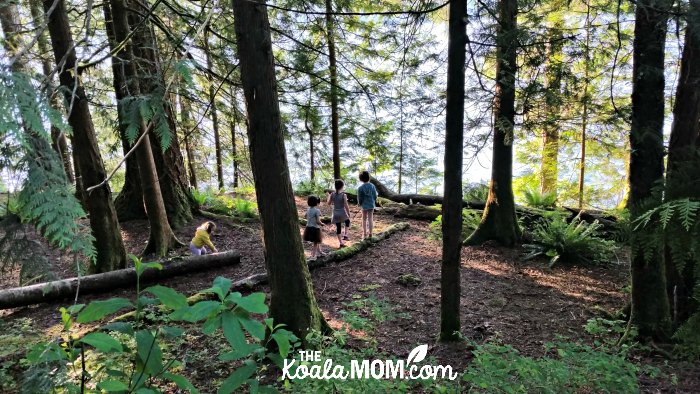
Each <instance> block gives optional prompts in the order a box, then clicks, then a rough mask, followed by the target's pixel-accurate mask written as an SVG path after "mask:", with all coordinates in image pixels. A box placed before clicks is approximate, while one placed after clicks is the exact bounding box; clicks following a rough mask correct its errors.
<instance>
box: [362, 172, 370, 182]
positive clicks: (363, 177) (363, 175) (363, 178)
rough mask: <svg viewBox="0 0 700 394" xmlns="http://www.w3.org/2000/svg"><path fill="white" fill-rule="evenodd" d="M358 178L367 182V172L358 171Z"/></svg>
mask: <svg viewBox="0 0 700 394" xmlns="http://www.w3.org/2000/svg"><path fill="white" fill-rule="evenodd" d="M360 180H361V181H362V182H369V172H367V171H362V172H361V173H360Z"/></svg>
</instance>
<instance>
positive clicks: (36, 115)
mask: <svg viewBox="0 0 700 394" xmlns="http://www.w3.org/2000/svg"><path fill="white" fill-rule="evenodd" d="M50 126H55V127H57V128H59V129H60V130H61V131H62V132H65V133H68V132H70V128H69V126H68V125H67V124H66V123H65V122H64V121H63V119H62V116H61V114H60V113H59V112H57V111H56V110H55V109H53V108H51V106H50V105H49V104H48V102H47V101H46V95H45V94H43V93H42V92H40V91H39V90H38V89H37V88H36V86H35V84H34V81H33V80H32V79H31V77H30V76H28V75H26V74H23V73H8V72H2V71H0V140H2V141H3V142H4V143H5V144H6V146H4V147H3V151H7V152H11V154H10V155H9V156H8V157H5V158H4V160H2V161H1V162H0V167H2V168H0V169H5V170H8V171H12V172H15V173H19V174H23V175H24V181H23V183H22V186H21V189H20V191H19V193H17V200H16V206H15V210H16V215H17V217H18V218H19V219H20V220H21V221H22V223H24V224H27V225H32V226H35V227H36V228H37V229H38V230H39V232H40V233H41V235H42V236H43V237H44V238H45V239H46V240H47V241H48V243H49V244H50V245H52V246H55V247H58V248H60V249H62V250H64V251H67V252H70V253H75V254H82V255H83V256H85V257H87V258H88V259H89V260H93V259H94V258H95V256H96V252H95V248H94V246H93V240H94V239H93V237H92V235H91V234H90V231H89V230H88V229H86V228H84V227H83V226H82V225H81V224H80V223H79V222H78V219H81V218H84V217H85V212H84V211H83V209H82V207H81V206H80V204H79V202H78V201H77V199H76V198H75V196H74V190H73V188H72V186H71V185H70V184H69V183H68V181H67V178H66V175H65V171H64V169H63V165H62V163H61V160H60V158H59V156H58V153H56V151H54V150H53V149H52V148H51V142H50V133H49V131H48V128H49V127H50ZM8 223H9V222H8ZM6 241H8V242H9V241H10V240H9V239H6ZM7 245H8V244H5V247H7ZM14 247H15V248H21V247H22V246H21V245H19V244H18V245H15V246H14ZM34 249H36V248H35V247H34ZM20 250H23V249H20ZM13 259H15V260H13ZM0 264H1V265H3V266H6V265H12V264H20V262H18V261H17V260H16V256H15V254H13V253H3V254H2V256H0Z"/></svg>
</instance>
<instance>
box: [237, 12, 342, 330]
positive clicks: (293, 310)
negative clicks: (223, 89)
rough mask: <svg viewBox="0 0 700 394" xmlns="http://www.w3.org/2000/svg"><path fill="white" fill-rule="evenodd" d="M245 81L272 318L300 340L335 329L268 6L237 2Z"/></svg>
mask: <svg viewBox="0 0 700 394" xmlns="http://www.w3.org/2000/svg"><path fill="white" fill-rule="evenodd" d="M232 8H233V14H234V21H235V23H234V27H235V30H236V41H237V45H238V58H239V59H240V70H241V80H242V83H243V92H244V94H245V99H246V104H247V108H248V122H249V131H248V132H249V135H248V138H249V142H250V159H251V165H252V169H253V178H254V180H255V191H256V195H257V200H258V207H259V210H260V218H261V221H262V226H263V238H264V245H265V265H266V267H267V273H268V276H269V278H270V293H271V294H270V315H271V316H272V317H273V318H274V319H275V323H276V324H280V323H282V324H286V326H287V327H286V328H287V329H289V330H290V331H292V332H294V333H295V334H296V335H297V336H298V337H299V338H302V340H304V338H306V334H307V333H308V332H309V331H310V330H318V331H327V330H328V329H329V327H328V326H327V323H326V322H325V320H324V318H323V315H321V311H320V310H319V309H318V305H317V304H316V298H315V296H314V292H313V287H312V284H311V276H310V274H309V268H308V266H307V265H306V260H305V258H304V249H303V246H302V243H301V236H300V234H299V224H298V223H299V222H298V217H297V209H296V206H295V204H294V195H293V192H292V183H291V180H290V179H289V167H288V165H287V154H286V152H285V147H284V138H283V135H282V124H281V115H280V110H279V101H278V98H277V81H276V80H275V69H274V59H273V57H272V44H271V40H270V25H269V22H268V18H267V6H266V5H265V3H261V2H259V1H238V0H233V1H232Z"/></svg>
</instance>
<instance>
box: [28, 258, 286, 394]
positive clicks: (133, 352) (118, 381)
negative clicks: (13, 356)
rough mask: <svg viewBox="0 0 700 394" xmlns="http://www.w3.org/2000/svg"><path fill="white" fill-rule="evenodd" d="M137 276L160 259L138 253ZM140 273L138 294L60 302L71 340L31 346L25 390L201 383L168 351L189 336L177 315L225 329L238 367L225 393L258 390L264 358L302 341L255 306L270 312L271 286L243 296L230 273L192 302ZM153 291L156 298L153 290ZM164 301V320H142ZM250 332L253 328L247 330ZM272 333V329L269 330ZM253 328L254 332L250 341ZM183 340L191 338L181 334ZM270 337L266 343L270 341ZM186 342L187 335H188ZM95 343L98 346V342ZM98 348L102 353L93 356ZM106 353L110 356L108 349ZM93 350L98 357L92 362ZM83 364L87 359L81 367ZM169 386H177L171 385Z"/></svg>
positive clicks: (157, 388) (228, 357)
mask: <svg viewBox="0 0 700 394" xmlns="http://www.w3.org/2000/svg"><path fill="white" fill-rule="evenodd" d="M132 258H133V260H134V263H135V268H136V272H137V278H140V275H141V274H142V273H143V272H144V271H145V270H146V269H160V268H162V267H161V266H160V264H158V263H147V264H146V263H142V262H141V261H140V260H139V259H137V258H135V257H132ZM138 283H139V282H138V279H137V295H138V298H137V300H136V302H135V303H134V302H132V301H130V300H128V299H126V298H111V299H108V300H100V301H93V302H92V303H90V304H88V305H87V306H86V305H83V304H78V305H73V306H71V307H69V308H61V310H60V311H61V321H62V323H63V328H64V330H65V331H66V334H67V335H66V337H67V338H75V339H71V340H70V341H68V342H67V343H63V344H58V343H56V342H48V343H41V344H38V345H36V346H34V347H33V348H32V350H30V351H29V352H28V354H27V360H28V362H29V365H30V368H29V369H28V370H27V372H26V375H25V379H24V381H23V384H24V387H23V389H24V390H23V391H26V392H54V389H57V388H60V389H61V390H65V391H66V392H83V391H84V390H83V386H84V387H85V388H86V389H88V391H90V392H92V391H93V390H95V389H97V390H98V391H99V392H119V393H121V392H144V393H146V392H148V393H159V392H161V390H163V388H164V386H166V385H175V386H177V387H178V389H179V390H180V391H182V392H185V391H186V392H189V393H197V392H198V390H197V389H196V388H195V387H194V386H193V385H192V384H191V383H190V381H189V380H188V379H187V378H186V377H185V376H183V375H181V374H179V373H180V370H182V369H183V366H184V364H183V363H182V362H181V361H180V360H178V359H177V357H176V355H177V353H175V354H170V353H169V352H168V350H169V348H170V347H171V345H172V343H173V342H174V341H176V340H178V338H181V337H183V336H184V334H185V332H186V330H185V328H183V327H181V326H179V325H177V323H180V322H184V323H193V324H201V330H202V332H203V333H204V334H206V335H212V334H214V333H216V332H219V331H222V332H223V336H224V337H225V339H226V341H227V342H228V345H230V347H231V349H232V350H231V351H224V350H226V349H222V351H221V354H219V357H218V358H219V360H221V361H229V362H231V361H237V360H244V361H242V363H241V362H240V361H238V362H239V367H238V368H237V369H236V370H235V371H233V373H231V375H230V376H229V377H228V378H227V379H225V380H224V381H223V382H222V383H221V386H220V388H219V391H218V392H219V393H231V392H233V391H235V390H237V389H238V388H239V387H241V386H243V385H245V384H247V385H248V386H249V389H250V391H257V390H258V388H259V385H260V383H259V382H258V380H257V379H256V378H255V377H254V376H253V375H254V374H255V373H256V371H257V370H258V368H259V366H260V365H262V363H263V362H266V361H265V360H270V361H272V362H275V363H277V364H278V365H281V364H282V360H283V359H284V358H286V357H287V356H288V355H289V353H290V352H293V350H294V348H295V347H296V346H297V344H298V339H297V338H296V337H295V336H294V335H293V334H292V333H291V332H289V331H287V330H285V329H284V328H282V326H281V325H274V323H273V321H272V319H265V320H264V322H260V321H258V320H256V319H254V318H253V317H252V315H253V314H264V313H267V312H268V307H267V305H265V294H264V293H253V294H250V295H247V296H242V295H241V293H238V292H231V291H230V290H231V285H232V282H231V281H230V280H229V279H226V278H223V277H217V278H216V279H214V283H213V285H212V287H211V288H209V289H206V290H204V291H202V292H200V293H201V294H210V295H212V296H213V299H205V300H203V301H198V302H196V303H194V304H193V305H189V302H188V299H187V298H186V297H185V296H184V295H183V294H180V293H179V292H177V291H175V290H174V289H171V288H169V287H165V286H160V285H156V286H152V287H149V288H147V289H145V290H143V291H141V290H140V289H139V285H138ZM147 295H151V296H154V297H155V298H151V297H148V296H147ZM148 306H150V307H151V308H153V307H156V306H157V307H158V311H159V312H160V315H161V317H160V319H159V320H160V321H159V322H158V324H157V325H155V327H148V326H145V325H144V322H143V321H141V318H142V316H143V311H144V308H146V307H148ZM131 308H135V318H136V321H135V322H124V321H120V322H115V323H110V324H108V325H106V326H104V327H101V329H100V330H99V331H93V332H90V333H87V334H85V335H84V336H82V337H80V338H77V337H74V333H72V332H71V331H72V328H73V326H74V324H75V323H76V322H77V323H91V322H95V321H98V320H101V319H103V318H105V317H106V316H108V315H111V314H113V313H115V312H117V311H119V310H121V309H131ZM246 333H247V334H246ZM266 333H269V334H270V335H269V336H266ZM247 336H250V337H251V338H253V341H252V342H250V341H249V340H248V339H247ZM180 341H184V340H182V339H180ZM265 341H267V343H266V342H265ZM270 342H274V343H275V344H276V348H277V350H276V351H275V352H268V350H267V349H268V346H267V345H268V344H269V343H270ZM181 343H182V342H181ZM92 349H94V350H92ZM94 355H97V356H96V357H93V356H94ZM105 356H106V357H105ZM89 357H92V358H91V361H92V363H89V362H88V358H89ZM76 366H81V367H82V369H83V370H82V372H80V373H72V371H78V368H75V367H76ZM168 392H170V390H168Z"/></svg>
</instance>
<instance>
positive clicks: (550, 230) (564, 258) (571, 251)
mask: <svg viewBox="0 0 700 394" xmlns="http://www.w3.org/2000/svg"><path fill="white" fill-rule="evenodd" d="M600 228H602V225H601V224H600V223H598V222H597V221H595V222H593V223H590V224H589V223H586V222H585V221H582V220H581V219H580V218H579V217H578V216H577V217H576V218H574V220H572V221H571V223H567V221H566V218H565V217H564V216H563V215H553V216H552V217H550V218H542V219H540V220H539V221H538V222H536V223H535V224H534V225H533V228H532V241H533V243H532V244H527V245H524V247H525V248H526V249H527V250H529V251H530V253H529V254H528V255H527V256H526V257H525V260H530V259H533V258H535V257H539V256H547V257H549V258H550V260H549V266H550V267H551V266H553V265H554V264H556V263H558V262H562V263H571V264H575V263H583V264H600V263H605V262H607V261H608V259H609V258H610V257H611V256H612V254H613V252H614V251H615V242H614V241H611V240H606V239H603V238H600V237H599V236H598V231H599V230H600Z"/></svg>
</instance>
